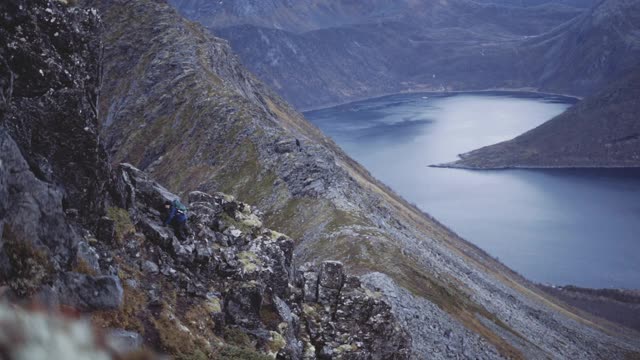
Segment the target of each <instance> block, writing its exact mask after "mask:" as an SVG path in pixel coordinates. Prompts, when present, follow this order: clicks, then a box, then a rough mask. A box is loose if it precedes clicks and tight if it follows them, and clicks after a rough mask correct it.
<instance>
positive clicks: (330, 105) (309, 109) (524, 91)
mask: <svg viewBox="0 0 640 360" xmlns="http://www.w3.org/2000/svg"><path fill="white" fill-rule="evenodd" d="M489 92H505V93H514V94H517V93H520V94H537V95H552V96H562V97H566V98H571V99H574V100H577V101H581V100H582V99H584V97H582V96H578V95H572V94H563V93H554V92H546V91H542V90H540V89H536V88H490V89H476V90H473V89H468V90H449V91H446V90H445V91H436V90H426V89H425V90H419V89H416V90H400V91H395V92H387V93H381V94H378V95H372V96H362V97H356V98H353V99H351V100H346V101H337V102H333V103H327V104H322V105H317V106H311V107H305V108H300V109H298V108H296V111H298V112H300V113H302V114H303V115H304V113H306V112H312V111H320V110H326V109H331V108H334V107H338V106H342V105H347V104H352V103H356V102H361V101H367V100H376V99H382V98H385V97H387V96H393V95H416V94H467V93H468V94H472V93H489Z"/></svg>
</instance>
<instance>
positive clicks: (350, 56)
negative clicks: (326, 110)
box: [172, 0, 640, 109]
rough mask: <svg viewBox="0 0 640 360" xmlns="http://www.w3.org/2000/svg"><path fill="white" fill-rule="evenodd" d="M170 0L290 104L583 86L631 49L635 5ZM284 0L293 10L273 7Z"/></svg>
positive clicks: (629, 55)
mask: <svg viewBox="0 0 640 360" xmlns="http://www.w3.org/2000/svg"><path fill="white" fill-rule="evenodd" d="M172 3H173V4H174V5H175V6H176V7H177V8H178V9H179V10H180V11H181V12H182V13H183V14H185V15H186V16H189V17H191V18H192V19H194V20H197V21H199V22H201V23H202V24H204V25H206V26H207V27H209V28H210V29H211V30H212V31H213V32H214V33H215V34H216V35H218V36H220V37H222V38H225V39H227V40H229V42H230V44H231V46H232V47H233V49H234V50H235V51H236V52H237V53H238V54H239V56H240V58H241V59H242V61H243V63H244V64H246V65H247V66H248V67H249V69H250V70H252V71H253V72H254V73H255V74H256V75H257V76H258V77H259V78H261V79H262V80H263V81H265V82H266V83H267V84H268V85H269V86H271V87H272V88H273V89H274V90H275V91H277V92H278V93H279V94H281V95H282V96H283V97H284V98H285V99H286V100H288V101H290V102H291V103H292V104H293V105H295V106H296V107H297V108H299V109H309V108H315V107H321V106H325V105H330V104H334V103H342V102H347V101H351V100H354V99H359V98H364V97H371V96H378V95H382V94H387V93H398V92H403V91H451V90H482V89H497V88H500V89H523V88H527V89H535V90H542V91H550V92H562V93H570V94H573V95H579V96H582V95H587V94H590V93H592V92H593V91H594V90H597V89H598V88H600V87H602V86H604V85H605V84H606V82H607V80H608V79H609V80H610V79H611V76H616V75H620V74H621V73H622V72H624V71H626V70H629V69H630V66H632V65H633V64H634V62H635V61H636V60H635V59H637V58H638V42H637V38H638V37H637V36H635V35H633V34H636V33H637V31H638V30H637V24H638V21H637V19H638V13H639V10H638V8H639V6H640V5H638V3H637V2H634V1H629V0H607V1H601V2H599V3H598V4H596V5H595V6H594V7H592V8H590V9H588V10H584V9H583V8H576V7H568V6H565V5H562V4H559V3H557V2H553V3H544V4H540V5H539V6H533V7H519V6H513V3H512V4H509V5H504V4H494V3H484V4H481V3H477V2H473V1H467V0H450V1H444V2H440V1H424V2H415V1H403V2H385V1H375V2H367V4H368V5H367V6H368V7H367V9H366V11H364V10H360V9H354V8H352V7H349V6H347V5H348V4H349V2H345V4H343V5H344V6H337V5H335V4H334V5H332V6H329V5H327V4H323V3H322V2H310V3H309V2H296V3H295V5H292V4H291V3H288V2H285V1H275V2H268V3H269V4H270V5H269V6H267V5H266V4H267V2H260V5H258V3H252V2H239V3H236V2H234V3H233V4H234V5H233V6H230V5H228V3H224V2H223V3H220V4H219V5H206V4H208V3H206V2H198V1H178V0H175V1H173V2H172ZM241 4H243V5H242V6H241ZM338 4H342V3H338ZM584 4H585V3H583V5H584ZM283 8H284V9H288V10H286V11H285V10H283ZM287 11H291V12H293V13H295V14H298V17H296V20H291V18H290V17H287V21H285V20H282V19H279V18H278V16H280V15H281V14H284V13H287ZM354 12H356V13H357V14H358V15H357V16H354V15H353V13H354ZM325 19H331V20H327V21H325ZM298 22H301V23H304V24H307V26H306V27H300V26H297V25H296V24H297V23H298ZM583 45H584V46H583ZM581 51H582V52H583V53H581ZM572 64H576V66H573V65H572ZM577 75H580V76H577ZM578 79H579V80H578Z"/></svg>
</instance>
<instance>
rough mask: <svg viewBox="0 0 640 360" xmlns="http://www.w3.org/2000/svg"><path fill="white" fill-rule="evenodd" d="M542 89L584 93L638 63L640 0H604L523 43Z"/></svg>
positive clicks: (595, 88) (599, 86) (524, 50)
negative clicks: (572, 18) (554, 28)
mask: <svg viewBox="0 0 640 360" xmlns="http://www.w3.org/2000/svg"><path fill="white" fill-rule="evenodd" d="M522 51H523V54H522V55H523V57H524V58H534V59H542V61H538V62H536V64H530V65H529V66H530V68H531V69H532V70H533V69H535V70H534V71H532V72H533V74H534V76H535V78H534V79H532V80H535V81H537V84H538V87H540V88H542V89H548V90H551V91H556V92H561V93H567V92H568V93H572V94H578V95H585V94H590V93H593V91H594V90H600V89H602V88H604V87H605V86H606V85H608V84H609V82H611V81H613V80H614V79H616V78H617V77H619V76H621V75H622V74H624V73H625V72H627V71H629V70H631V69H632V68H633V67H634V66H635V65H637V64H639V63H640V2H638V1H634V0H605V1H601V2H599V3H598V4H597V5H595V6H594V7H593V8H591V9H590V10H589V11H588V12H586V13H585V14H583V15H582V16H580V17H578V18H576V19H575V20H574V21H572V22H570V23H568V24H566V25H565V26H564V27H562V28H559V29H556V30H555V31H552V32H550V33H548V34H545V35H542V36H539V37H537V38H533V39H530V40H528V41H527V42H525V44H524V45H523V49H522Z"/></svg>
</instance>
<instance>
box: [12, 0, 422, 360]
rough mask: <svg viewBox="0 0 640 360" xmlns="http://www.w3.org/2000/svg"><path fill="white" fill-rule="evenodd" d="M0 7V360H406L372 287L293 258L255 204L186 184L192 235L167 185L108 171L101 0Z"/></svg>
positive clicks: (127, 169)
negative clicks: (175, 216)
mask: <svg viewBox="0 0 640 360" xmlns="http://www.w3.org/2000/svg"><path fill="white" fill-rule="evenodd" d="M0 15H1V18H2V22H0V33H1V34H2V37H1V39H2V44H0V45H1V46H0V60H1V61H0V63H2V66H3V67H2V72H1V73H0V79H2V83H1V84H0V85H1V86H2V88H1V90H2V91H1V94H2V96H1V97H0V111H1V112H0V115H1V117H0V245H1V247H0V290H1V291H0V297H1V299H2V301H3V304H1V305H0V320H1V322H2V329H1V330H0V345H1V351H0V352H1V354H2V358H6V359H44V358H68V359H74V358H78V359H81V358H92V359H125V358H126V359H129V358H131V359H134V358H135V359H152V358H159V357H158V356H156V355H154V352H153V350H156V351H158V352H160V353H164V354H169V355H171V356H172V357H173V358H177V359H205V358H214V359H272V358H276V357H278V358H280V359H315V358H318V357H325V358H326V357H329V358H334V359H344V358H349V359H407V358H408V357H409V350H410V341H411V339H410V336H409V335H408V334H407V333H406V331H405V330H404V329H403V328H401V327H400V325H399V322H398V321H397V320H396V318H395V315H394V314H393V313H392V312H391V307H390V305H389V304H388V303H387V302H386V301H385V300H384V298H383V297H382V295H381V294H379V293H377V292H376V291H375V290H369V289H367V288H365V287H363V286H362V285H361V282H360V281H359V279H358V278H356V277H353V276H349V275H347V274H346V272H345V271H344V266H343V265H342V264H341V263H339V262H335V261H325V262H318V263H317V264H315V265H314V264H306V265H304V266H301V267H295V266H294V264H293V261H292V255H293V250H294V241H293V240H292V239H290V238H288V237H287V236H285V235H282V234H280V233H277V232H274V231H271V230H268V229H267V228H265V227H263V225H262V221H261V219H260V218H259V217H258V216H257V214H258V212H257V210H255V209H254V208H252V207H250V206H249V205H247V204H244V203H241V202H238V201H235V200H234V199H233V198H232V197H230V196H227V195H224V194H215V195H208V194H206V193H202V192H194V193H191V194H189V197H188V199H189V201H190V204H189V206H190V217H189V224H190V228H191V232H192V234H191V235H190V236H189V238H188V239H186V240H184V241H178V240H177V239H176V238H175V237H174V235H173V233H172V231H170V230H169V229H168V228H166V227H163V226H162V219H163V214H161V213H160V212H159V211H158V209H160V208H162V207H163V204H164V201H166V200H171V199H175V198H176V195H174V194H172V193H170V192H169V191H168V190H166V189H164V188H163V187H162V186H160V185H158V184H157V183H155V182H154V181H152V180H151V179H149V177H148V176H147V175H146V174H145V173H143V172H141V171H140V170H137V169H136V168H134V167H133V166H131V165H121V166H118V167H117V168H116V169H112V168H111V166H110V162H109V160H110V159H109V157H108V156H107V155H106V151H105V149H104V146H103V142H102V141H101V140H100V139H101V138H100V128H99V124H98V121H97V117H98V115H99V112H98V110H97V109H98V104H97V101H98V94H99V90H100V88H101V87H100V85H101V83H100V79H101V77H100V75H101V71H100V68H101V65H102V62H101V41H100V39H99V32H98V29H99V28H100V26H101V25H100V21H99V16H98V15H97V12H96V10H95V9H82V8H72V7H68V6H67V5H64V4H63V3H61V2H59V1H53V0H39V1H29V2H28V3H27V2H26V1H20V0H16V1H6V2H3V3H2V5H0ZM63 161H66V164H63ZM63 165H64V166H63ZM71 170H73V172H71ZM185 201H186V199H185ZM75 206H77V207H75ZM4 302H11V303H13V305H11V306H12V307H13V308H12V307H10V306H9V305H6V304H4ZM20 305H24V306H27V307H29V308H31V309H35V311H30V312H29V311H24V310H22V309H20V308H19V306H20ZM9 309H11V310H9ZM38 309H40V310H38ZM54 309H60V310H62V312H63V313H64V314H68V315H67V318H65V317H64V316H60V315H56V316H46V315H45V311H49V310H54ZM80 315H82V316H85V317H90V320H91V322H92V323H93V326H96V327H98V328H99V329H102V331H92V327H91V326H90V325H89V324H88V322H87V321H86V320H84V321H70V320H69V319H68V317H69V316H71V317H78V316H80ZM143 345H144V346H145V347H146V348H147V349H149V351H142V350H140V348H141V347H142V346H143ZM136 349H138V352H134V353H132V351H133V350H136Z"/></svg>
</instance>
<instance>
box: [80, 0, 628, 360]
mask: <svg viewBox="0 0 640 360" xmlns="http://www.w3.org/2000/svg"><path fill="white" fill-rule="evenodd" d="M87 3H88V5H90V6H95V7H97V9H98V11H99V13H101V14H102V16H103V20H104V22H105V26H104V34H103V39H104V42H105V51H104V79H105V81H104V86H103V91H102V94H101V97H100V104H99V106H98V108H99V109H100V114H101V120H102V121H103V124H104V126H105V128H104V135H105V138H106V141H107V147H108V149H109V153H110V154H111V155H112V156H113V159H114V162H130V163H132V164H133V165H134V166H137V167H140V168H141V169H142V170H144V171H146V172H148V173H149V174H151V175H152V176H153V177H155V178H156V179H158V180H159V181H160V182H161V183H163V184H165V185H166V186H167V187H168V188H169V189H170V190H171V191H174V192H177V193H179V194H184V195H186V194H188V193H189V192H191V191H194V190H197V191H205V192H213V191H218V190H222V191H225V192H227V193H230V194H232V195H234V196H236V197H237V198H238V199H241V200H243V201H247V202H249V203H252V204H254V205H255V206H256V207H257V208H258V209H260V212H261V213H263V219H264V223H265V224H266V225H267V226H268V227H270V228H273V229H277V230H278V231H282V232H285V233H287V234H289V235H290V236H292V238H293V239H295V242H296V248H295V251H294V253H293V259H292V261H293V262H294V263H304V262H306V261H312V262H316V263H319V262H321V261H323V260H339V261H342V262H344V265H345V268H346V270H347V271H349V272H352V273H355V274H358V275H362V276H361V277H360V281H362V283H363V284H364V285H365V286H367V287H368V288H370V289H377V290H379V291H380V292H381V296H383V297H384V298H385V299H387V301H388V302H389V303H390V304H391V310H392V313H393V315H394V317H395V318H397V319H398V320H399V322H400V324H401V327H402V329H403V330H404V331H405V332H406V333H407V334H408V335H409V336H410V337H411V342H410V346H409V349H408V350H409V355H410V357H411V358H415V359H418V358H424V357H426V356H429V357H435V358H447V357H456V356H461V357H469V358H474V357H477V358H486V359H494V358H541V357H551V358H567V357H578V358H585V359H597V358H611V359H624V358H625V356H630V355H632V354H634V353H636V352H638V349H639V347H640V344H637V342H636V340H635V339H634V338H633V337H632V336H631V334H630V333H627V332H626V330H624V329H619V330H618V331H615V330H614V329H613V328H609V327H608V326H607V325H606V324H604V323H600V322H599V321H596V320H587V319H585V318H581V317H580V316H578V315H576V314H575V313H573V312H572V311H571V310H569V309H568V308H565V307H563V306H561V305H560V304H558V303H556V302H554V300H553V299H551V298H548V297H546V296H545V295H544V294H543V293H542V292H540V291H538V290H536V289H535V288H534V287H532V286H530V284H528V282H527V281H526V280H524V279H522V278H520V277H519V276H517V275H516V274H514V273H513V272H511V271H510V270H509V269H507V268H505V267H504V266H502V265H501V264H499V263H497V262H496V261H495V260H493V259H491V258H490V257H489V256H487V255H486V254H484V253H483V252H482V251H480V250H479V249H477V248H475V247H474V246H472V245H470V244H468V243H467V242H465V241H464V240H462V239H460V238H458V237H457V236H456V235H455V234H453V233H452V232H451V231H449V230H448V229H446V228H444V227H443V226H442V225H440V224H439V223H437V221H435V220H434V219H432V218H430V217H429V216H427V215H425V214H423V213H421V212H420V211H419V210H418V209H416V208H415V207H413V206H411V205H409V204H408V203H407V202H406V201H404V200H403V199H401V198H399V197H398V196H397V195H396V194H395V193H393V192H392V191H391V190H389V189H388V188H386V187H385V186H384V185H382V184H380V183H379V182H377V181H376V180H375V179H373V178H372V177H371V175H370V174H369V173H368V172H367V171H366V170H365V169H363V168H362V167H361V166H360V165H359V164H357V163H356V162H354V161H353V160H352V159H350V158H349V157H348V156H347V155H345V154H344V153H343V152H342V151H341V150H340V149H339V148H338V147H337V146H336V145H335V144H334V143H333V142H332V141H331V140H330V139H328V138H327V137H326V136H324V135H323V134H322V133H321V132H320V131H319V130H318V129H316V128H315V127H313V126H312V125H310V124H309V123H308V122H307V121H306V120H305V119H304V118H303V117H302V116H301V115H300V114H298V113H297V112H295V111H294V110H293V109H292V108H291V107H290V106H289V105H287V104H286V103H285V102H284V101H283V100H281V99H280V98H279V97H278V96H277V95H275V94H274V93H273V92H272V91H270V90H269V89H268V88H267V87H266V86H264V85H263V84H262V83H260V82H259V81H258V80H257V79H256V78H255V77H254V76H253V75H251V74H250V73H249V72H248V71H246V70H245V69H244V68H243V67H242V66H241V65H240V62H239V60H238V58H236V56H234V55H233V53H232V51H231V50H230V47H229V45H228V44H227V43H226V42H225V41H223V40H221V39H218V38H215V37H213V36H212V35H211V34H210V33H209V32H208V31H207V30H206V29H205V28H204V27H202V26H200V25H198V24H195V23H192V22H189V21H187V20H185V19H183V18H181V17H180V16H179V15H178V14H177V12H176V11H175V10H173V9H172V8H171V7H170V6H169V5H168V4H166V3H164V2H162V1H151V0H141V1H137V2H129V1H109V2H102V1H88V2H87ZM139 44H150V46H147V47H140V46H139ZM627 335H628V336H627ZM252 336H254V335H252ZM559 344H562V345H559ZM356 346H357V344H356ZM317 350H318V351H320V347H318V348H317ZM310 356H311V357H310V358H314V356H319V357H321V356H326V355H322V354H320V353H314V354H312V355H310ZM334 356H336V357H335V358H338V357H337V355H336V354H335V353H334Z"/></svg>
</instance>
